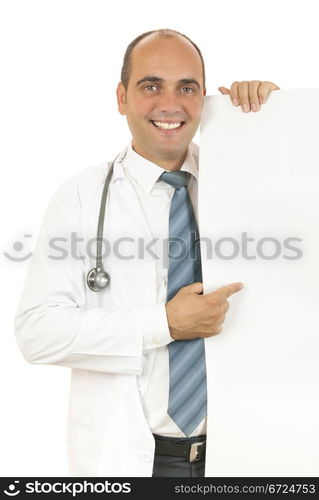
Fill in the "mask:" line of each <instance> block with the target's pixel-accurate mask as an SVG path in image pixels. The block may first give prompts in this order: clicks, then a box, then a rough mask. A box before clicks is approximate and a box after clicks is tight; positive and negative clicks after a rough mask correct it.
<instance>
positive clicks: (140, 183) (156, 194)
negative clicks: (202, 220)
mask: <svg viewBox="0 0 319 500" xmlns="http://www.w3.org/2000/svg"><path fill="white" fill-rule="evenodd" d="M123 168H124V171H125V174H126V176H127V178H128V179H129V181H130V182H131V183H132V185H133V187H134V189H135V191H136V194H137V196H138V199H139V201H140V203H141V207H142V210H143V212H144V215H145V218H146V221H147V223H148V226H149V230H150V232H151V234H152V235H153V237H154V238H156V239H158V240H156V243H155V244H154V245H153V246H152V251H153V252H155V254H156V256H157V273H156V277H157V301H158V303H163V302H164V303H165V302H166V297H167V274H168V269H167V267H168V263H167V258H166V259H165V258H164V256H165V254H166V256H167V253H165V249H166V251H167V240H168V237H169V210H170V204H171V199H172V197H173V194H174V191H175V190H174V188H173V187H172V186H171V185H169V184H167V183H166V182H164V181H162V180H158V179H159V177H160V175H161V174H162V173H163V172H164V171H167V170H165V169H163V168H162V167H160V166H158V165H156V164H155V163H152V162H151V161H149V160H147V159H145V158H144V157H142V156H141V155H139V154H137V153H136V152H135V151H134V149H133V148H132V144H131V143H130V144H129V146H128V151H127V154H126V156H125V158H124V160H123ZM180 170H184V171H187V172H190V173H191V174H192V176H191V178H190V181H189V184H188V190H189V195H190V198H191V201H192V204H193V208H194V214H195V218H196V220H197V219H198V214H197V179H198V146H197V145H196V144H194V143H191V144H190V146H189V148H188V152H187V156H186V158H185V161H184V163H183V165H182V167H181V169H180ZM163 314H166V312H165V310H163ZM163 323H164V322H163V318H162V320H161V322H160V325H163ZM166 323H167V321H166ZM157 331H158V332H160V333H159V334H158V335H160V336H161V338H159V339H158V344H160V345H161V347H157V348H156V353H155V358H154V363H153V368H152V370H150V369H149V370H148V373H146V372H145V370H144V372H143V374H142V375H141V377H138V380H139V381H141V379H143V383H142V384H140V385H141V386H143V387H146V391H144V392H142V391H140V393H141V398H142V402H143V408H144V413H145V417H146V420H147V422H148V424H149V426H150V429H151V431H152V432H153V433H154V434H160V435H163V436H171V437H185V434H184V433H183V432H182V431H181V430H180V429H179V427H178V426H177V425H176V424H175V422H174V421H173V420H172V419H171V417H170V416H169V415H168V414H167V408H168V396H169V356H168V348H167V344H168V343H170V342H172V338H171V337H170V335H169V330H168V329H167V330H166V331H161V328H160V327H159V328H158V329H157ZM149 334H150V339H152V342H151V343H150V345H151V348H154V338H153V332H151V331H150V332H149ZM163 344H164V345H163ZM147 345H148V339H147V337H145V338H144V349H145V348H146V349H147ZM206 420H207V417H205V418H203V420H202V421H201V422H200V424H199V425H198V426H197V427H196V428H195V430H194V431H193V432H192V434H191V436H198V435H201V434H206Z"/></svg>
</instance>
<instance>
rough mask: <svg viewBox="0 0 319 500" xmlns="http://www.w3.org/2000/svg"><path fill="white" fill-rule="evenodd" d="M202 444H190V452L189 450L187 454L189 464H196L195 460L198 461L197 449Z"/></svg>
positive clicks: (202, 442)
mask: <svg viewBox="0 0 319 500" xmlns="http://www.w3.org/2000/svg"><path fill="white" fill-rule="evenodd" d="M203 444H204V441H201V442H198V443H193V444H191V450H190V453H189V461H190V462H197V460H199V458H198V447H199V446H202V445H203Z"/></svg>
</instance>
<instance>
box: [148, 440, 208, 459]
mask: <svg viewBox="0 0 319 500" xmlns="http://www.w3.org/2000/svg"><path fill="white" fill-rule="evenodd" d="M153 435H154V434H153ZM154 438H155V453H157V454H158V455H170V456H173V457H183V458H186V459H187V460H188V461H189V462H197V461H198V460H202V459H204V458H205V453H206V440H204V441H196V442H193V443H190V444H176V443H172V442H170V441H164V440H162V439H159V438H157V436H156V435H154Z"/></svg>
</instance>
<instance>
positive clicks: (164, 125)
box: [153, 122, 182, 130]
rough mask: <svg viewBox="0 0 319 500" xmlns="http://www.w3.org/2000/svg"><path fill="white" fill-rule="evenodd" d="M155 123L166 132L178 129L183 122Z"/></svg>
mask: <svg viewBox="0 0 319 500" xmlns="http://www.w3.org/2000/svg"><path fill="white" fill-rule="evenodd" d="M153 123H154V124H155V125H156V127H158V128H163V129H165V130H170V129H173V128H178V127H180V126H181V125H182V122H176V123H165V122H153Z"/></svg>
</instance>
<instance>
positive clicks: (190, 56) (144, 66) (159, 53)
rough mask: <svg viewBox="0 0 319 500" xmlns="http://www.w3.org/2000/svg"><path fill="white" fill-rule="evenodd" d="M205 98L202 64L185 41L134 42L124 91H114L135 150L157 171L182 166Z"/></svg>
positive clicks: (121, 88)
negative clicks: (124, 116)
mask: <svg viewBox="0 0 319 500" xmlns="http://www.w3.org/2000/svg"><path fill="white" fill-rule="evenodd" d="M204 95H205V89H204V88H203V72H202V63H201V59H200V57H199V54H198V53H197V51H196V49H195V48H194V47H193V45H192V44H191V43H190V42H188V40H185V39H183V38H181V37H160V36H158V35H151V36H149V37H147V38H145V39H143V40H142V41H141V42H139V43H138V45H137V46H136V47H135V48H134V50H133V53H132V71H131V75H130V79H129V83H128V88H127V91H125V88H124V86H123V84H122V83H120V84H119V85H118V88H117V99H118V107H119V112H120V113H121V114H123V115H126V118H127V122H128V126H129V128H130V130H131V133H132V137H133V148H134V149H135V151H136V152H137V153H138V154H140V155H142V156H144V157H145V158H147V159H148V160H150V161H153V162H154V163H156V164H158V165H160V166H163V165H167V164H169V165H172V166H174V165H175V167H176V166H181V164H182V162H183V160H184V158H185V154H186V152H187V148H188V145H189V143H190V141H191V140H192V138H193V136H194V134H195V132H196V130H197V128H198V125H199V122H200V116H201V111H202V107H203V103H204ZM154 122H155V123H154ZM168 124H170V125H168ZM173 124H174V125H173ZM177 124H178V126H177V128H169V129H168V128H167V127H168V126H169V127H172V126H174V127H175V126H176V125H177Z"/></svg>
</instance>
